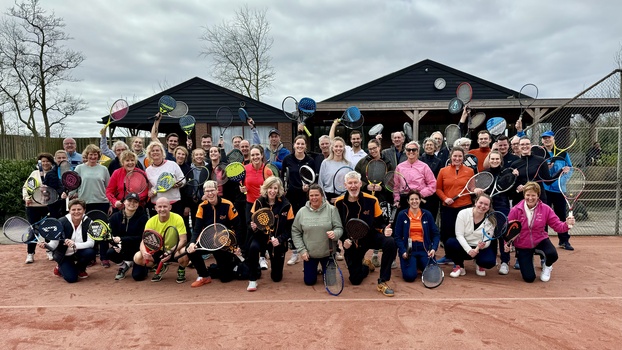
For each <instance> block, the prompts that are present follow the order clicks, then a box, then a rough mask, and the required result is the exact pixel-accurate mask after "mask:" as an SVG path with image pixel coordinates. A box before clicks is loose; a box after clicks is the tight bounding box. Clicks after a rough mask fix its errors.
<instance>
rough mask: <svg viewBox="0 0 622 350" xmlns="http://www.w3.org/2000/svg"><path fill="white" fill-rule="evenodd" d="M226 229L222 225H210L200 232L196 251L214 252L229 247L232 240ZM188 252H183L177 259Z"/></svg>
mask: <svg viewBox="0 0 622 350" xmlns="http://www.w3.org/2000/svg"><path fill="white" fill-rule="evenodd" d="M230 236H231V234H230V233H229V230H228V229H227V227H226V226H225V225H223V224H219V223H215V224H211V225H209V226H207V227H205V228H204V229H203V231H201V234H199V237H198V238H197V242H196V248H195V249H196V250H203V251H207V252H215V251H217V250H221V249H223V248H225V247H227V246H229V245H231V242H232V238H231V237H230ZM187 254H188V251H185V252H183V253H182V254H180V255H179V256H178V257H177V258H178V259H179V258H181V257H182V256H184V255H187Z"/></svg>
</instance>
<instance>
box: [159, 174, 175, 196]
mask: <svg viewBox="0 0 622 350" xmlns="http://www.w3.org/2000/svg"><path fill="white" fill-rule="evenodd" d="M175 182H176V181H175V176H173V174H171V173H169V172H166V171H165V172H163V173H162V174H160V176H158V180H157V181H156V192H160V193H162V192H166V191H168V190H170V189H171V188H173V186H175Z"/></svg>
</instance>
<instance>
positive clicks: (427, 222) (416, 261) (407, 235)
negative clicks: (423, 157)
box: [393, 190, 440, 282]
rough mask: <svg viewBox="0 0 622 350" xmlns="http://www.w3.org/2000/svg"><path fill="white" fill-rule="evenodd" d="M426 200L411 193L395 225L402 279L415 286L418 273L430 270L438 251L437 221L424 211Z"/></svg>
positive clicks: (418, 194)
mask: <svg viewBox="0 0 622 350" xmlns="http://www.w3.org/2000/svg"><path fill="white" fill-rule="evenodd" d="M422 199H423V197H422V196H421V193H420V192H419V191H418V190H411V191H410V192H408V205H409V208H408V209H404V210H402V211H400V213H399V214H397V220H396V221H395V222H396V224H395V232H394V234H393V236H394V237H395V244H396V245H397V252H398V255H399V257H400V267H401V269H402V278H403V279H404V281H406V282H414V281H415V279H416V278H417V270H419V271H423V269H424V268H425V267H426V266H428V259H433V258H434V256H435V255H436V251H437V250H438V244H439V241H440V233H439V230H438V226H436V220H435V218H434V217H433V216H432V213H430V212H429V211H428V210H425V209H421V208H420V204H421V200H422Z"/></svg>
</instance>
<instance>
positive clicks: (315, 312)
mask: <svg viewBox="0 0 622 350" xmlns="http://www.w3.org/2000/svg"><path fill="white" fill-rule="evenodd" d="M552 239H553V242H554V243H555V242H556V238H552ZM572 243H573V245H574V246H575V248H576V250H575V251H574V252H570V251H563V250H560V251H559V255H560V259H559V261H558V262H557V263H556V264H555V265H554V270H553V273H552V277H551V281H550V282H548V283H543V282H541V281H540V280H539V279H537V280H536V282H534V283H533V284H527V283H525V282H523V281H522V279H521V277H520V273H519V272H518V271H517V270H511V271H510V274H509V275H507V276H501V275H499V274H498V273H497V272H496V270H494V271H489V272H488V275H487V276H486V277H479V276H476V275H475V272H474V267H473V264H472V262H471V263H467V264H466V266H467V275H466V276H463V277H460V278H457V279H453V278H449V270H450V267H449V266H445V267H444V270H445V274H446V276H447V277H446V279H445V282H444V283H443V284H442V285H441V286H440V287H439V288H437V289H433V290H428V289H425V288H424V287H423V285H422V284H421V281H420V279H419V278H417V280H416V281H415V283H405V282H403V280H402V279H401V277H400V275H399V274H398V272H399V270H393V272H394V276H393V278H392V280H391V283H392V286H393V287H394V289H395V293H396V294H395V297H394V298H387V297H384V296H382V295H381V294H380V293H378V292H377V291H376V279H377V277H378V271H377V270H376V272H374V273H372V274H371V276H370V277H368V278H367V279H366V280H365V282H364V284H363V285H361V286H352V285H350V284H349V282H346V287H345V290H344V292H343V293H342V294H341V295H340V296H339V297H333V296H329V295H328V294H327V293H326V292H325V291H324V286H323V284H321V283H318V284H317V285H316V286H315V287H307V286H304V284H303V282H302V272H301V269H302V265H301V264H298V265H295V266H286V267H285V276H284V279H283V281H282V282H281V283H273V282H272V281H271V280H270V278H269V275H268V274H266V273H264V274H263V277H262V278H261V279H260V280H259V289H258V291H256V292H254V293H249V292H247V291H246V286H247V283H248V282H247V281H234V282H231V283H227V284H223V283H221V282H220V281H218V280H215V281H214V282H212V283H211V284H209V285H206V286H203V287H201V288H197V289H194V288H190V283H189V282H186V283H184V284H177V283H175V276H176V275H175V269H170V270H169V272H168V273H167V274H166V275H164V279H163V280H162V281H161V282H159V283H152V282H150V281H149V280H146V281H143V282H135V281H133V280H132V279H131V278H129V277H128V278H126V279H124V280H122V281H115V280H114V275H115V273H116V268H114V266H113V267H112V268H110V269H104V268H102V267H100V266H97V267H92V268H90V269H89V270H88V272H89V274H90V277H89V278H88V279H85V280H81V281H79V282H78V283H76V284H72V285H70V284H68V283H66V282H64V281H63V280H61V279H59V278H57V277H55V276H53V275H52V268H53V266H54V265H53V262H50V261H47V260H46V259H44V257H45V254H44V253H43V252H40V251H39V252H38V253H37V255H36V256H35V259H36V261H35V263H34V264H31V265H25V264H24V263H23V260H24V257H25V247H24V246H21V245H2V246H0V260H1V261H2V264H1V267H0V274H1V276H2V299H1V300H0V316H1V318H2V322H1V323H0V324H1V326H0V329H1V331H2V336H1V337H0V343H1V344H2V349H40V348H42V349H45V348H50V349H51V348H53V349H76V348H83V349H128V348H136V349H161V348H169V349H184V348H187V349H198V348H227V349H233V348H235V349H242V348H244V349H249V348H280V349H290V348H305V349H332V348H337V349H405V348H412V349H423V348H425V349H457V348H464V349H535V348H540V349H581V348H583V349H614V348H615V349H619V347H620V343H621V341H622V321H621V320H622V278H620V274H619V273H620V271H622V237H617V236H616V237H574V238H573V239H572ZM208 261H209V260H208ZM512 262H513V260H512ZM340 266H341V267H342V269H345V264H344V263H343V262H340ZM537 270H538V273H539V268H537ZM344 273H345V275H346V276H347V272H345V271H344ZM187 277H188V279H189V280H190V279H194V278H196V272H195V271H194V270H191V269H189V270H188V272H187Z"/></svg>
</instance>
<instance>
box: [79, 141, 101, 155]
mask: <svg viewBox="0 0 622 350" xmlns="http://www.w3.org/2000/svg"><path fill="white" fill-rule="evenodd" d="M89 153H97V159H101V157H102V151H101V149H99V147H98V146H97V145H94V144H92V143H91V144H90V145H87V146H86V147H85V148H84V152H82V155H83V156H84V155H86V156H87V157H88V155H89Z"/></svg>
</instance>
